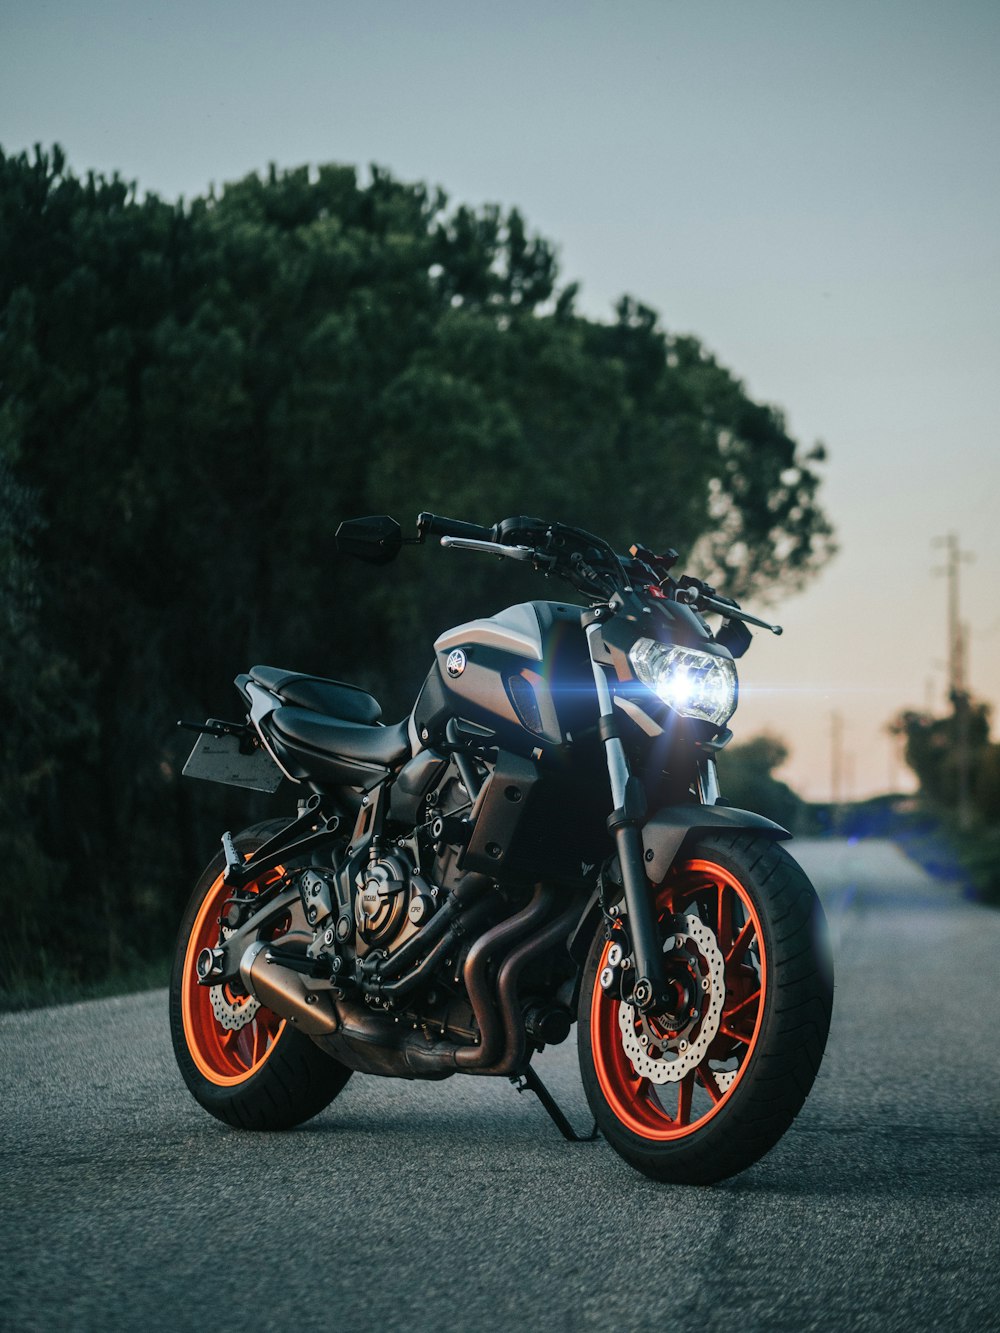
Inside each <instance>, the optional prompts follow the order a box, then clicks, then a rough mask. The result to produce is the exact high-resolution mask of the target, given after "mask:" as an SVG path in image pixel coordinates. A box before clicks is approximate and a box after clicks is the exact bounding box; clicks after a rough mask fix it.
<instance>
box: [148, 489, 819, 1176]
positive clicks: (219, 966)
mask: <svg viewBox="0 0 1000 1333" xmlns="http://www.w3.org/2000/svg"><path fill="white" fill-rule="evenodd" d="M417 531H418V535H417V536H416V537H415V538H411V539H408V541H409V542H412V543H413V544H417V543H420V542H423V541H424V540H425V538H427V537H429V536H432V535H433V536H437V537H440V539H441V546H443V547H447V548H449V549H452V550H465V551H478V552H483V553H487V554H491V555H493V556H497V557H502V558H504V559H510V560H518V561H524V562H526V563H528V564H530V565H531V566H532V567H533V568H534V569H535V570H537V571H538V572H539V573H540V574H543V575H548V576H554V577H558V578H560V579H562V580H564V581H565V582H566V583H567V584H569V585H570V586H571V587H572V588H573V589H574V590H575V592H576V593H577V594H578V600H577V601H570V600H567V601H565V602H559V601H535V602H524V603H521V604H519V605H516V606H511V607H508V608H507V609H506V610H503V611H500V612H499V613H498V614H496V615H494V616H489V617H486V618H484V619H481V620H473V621H470V622H468V623H466V624H462V625H457V626H456V627H455V628H454V629H448V630H446V631H445V632H444V633H443V634H441V635H440V636H439V637H438V639H437V641H436V642H435V644H434V651H435V656H434V662H433V664H432V666H431V668H430V671H429V673H428V675H427V677H426V680H425V681H424V683H423V686H422V688H421V690H420V694H419V696H418V698H417V701H416V703H415V705H414V707H413V711H412V712H411V714H410V715H409V717H407V718H404V719H403V721H401V722H399V723H396V724H395V725H393V726H386V725H384V724H383V723H382V722H381V721H380V709H379V705H378V704H377V703H376V701H375V699H374V698H372V696H371V695H369V694H367V693H365V691H364V690H362V689H359V688H358V687H357V686H355V685H347V684H342V683H341V682H339V681H333V680H326V679H322V678H319V677H316V676H310V675H303V674H300V673H296V672H291V671H284V670H280V669H278V668H276V667H268V666H256V667H253V668H252V669H251V670H250V672H249V674H247V675H241V676H238V677H237V678H236V685H237V687H238V689H239V691H240V693H241V694H242V696H243V698H244V700H245V702H246V707H247V715H246V717H245V719H244V721H242V722H238V723H237V722H224V721H217V720H209V721H208V722H206V723H203V724H202V723H182V724H181V725H185V726H189V727H192V728H193V729H195V730H197V731H199V732H200V733H201V735H200V736H199V738H198V741H197V742H196V744H195V747H194V750H193V751H192V753H191V757H190V759H189V760H188V762H187V765H186V767H185V770H184V771H185V773H187V774H189V775H191V776H195V777H202V778H208V779H211V780H213V781H217V782H226V783H232V784H236V785H239V786H244V787H250V788H255V789H258V790H267V791H275V790H276V789H277V787H278V785H279V783H280V782H281V781H282V779H283V778H284V779H287V780H288V781H289V782H291V783H293V784H294V785H295V786H297V787H299V788H300V789H301V792H302V796H301V799H300V800H299V802H298V811H297V815H296V817H295V818H294V819H285V820H277V821H273V822H269V823H266V824H258V825H256V826H254V827H253V828H249V829H247V830H245V831H244V832H243V833H241V834H238V835H237V836H235V837H233V836H231V835H230V834H229V833H226V834H224V835H223V837H222V850H221V852H220V853H219V855H218V856H217V857H216V858H215V860H214V861H213V862H212V863H211V864H210V865H209V866H208V868H207V869H206V870H205V872H204V874H203V875H202V877H201V879H200V880H199V882H198V884H197V886H196V888H195V890H194V894H193V896H192V898H191V901H190V904H189V906H188V908H187V911H186V913H185V916H184V920H183V924H182V926H181V931H180V938H179V942H178V948H177V955H176V961H175V965H174V970H173V975H172V979H171V986H170V1022H171V1031H172V1035H173V1043H174V1049H175V1051H176V1055H177V1060H178V1063H179V1065H180V1069H181V1072H182V1074H183V1076H184V1079H185V1082H186V1083H187V1085H188V1087H189V1089H190V1090H191V1092H192V1093H193V1095H194V1097H195V1098H196V1099H197V1101H198V1102H199V1103H200V1104H201V1105H202V1106H203V1107H204V1108H205V1109H206V1110H207V1111H209V1112H211V1114H212V1115H214V1116H217V1117H218V1118H219V1119H220V1120H224V1121H226V1122H227V1123H228V1124H230V1125H235V1126H239V1127H241V1128H245V1129H267V1130H273V1129H283V1128H287V1127H290V1126H292V1125H295V1124H298V1123H300V1122H301V1121H303V1120H306V1119H308V1118H309V1117H310V1116H314V1115H316V1113H317V1112H318V1111H321V1110H322V1109H323V1108H324V1107H325V1106H326V1105H328V1103H329V1102H330V1101H331V1100H332V1099H333V1098H334V1097H336V1095H337V1094H338V1093H339V1092H340V1090H341V1089H342V1088H343V1087H344V1084H345V1083H346V1082H347V1080H348V1078H349V1077H350V1075H351V1073H352V1072H353V1071H355V1070H359V1071H361V1072H363V1073H368V1074H381V1075H387V1076H390V1077H398V1078H430V1079H440V1078H447V1077H449V1076H450V1075H452V1074H456V1073H463V1074H480V1075H495V1076H503V1077H506V1078H509V1079H511V1081H512V1082H515V1083H516V1084H517V1086H518V1087H519V1088H530V1089H531V1090H533V1091H534V1092H536V1093H537V1094H538V1096H539V1097H540V1098H541V1100H542V1103H543V1105H544V1106H545V1107H546V1109H547V1110H548V1112H549V1114H550V1115H551V1116H552V1118H553V1119H554V1120H555V1122H556V1124H557V1125H558V1126H559V1127H560V1129H561V1130H562V1132H563V1133H564V1134H565V1135H566V1136H567V1137H568V1138H575V1137H576V1135H575V1134H574V1131H573V1130H572V1128H571V1127H570V1125H569V1123H568V1122H567V1120H566V1118H565V1117H564V1116H563V1115H562V1113H561V1112H560V1110H559V1108H558V1106H557V1105H556V1104H555V1103H554V1101H553V1099H552V1098H551V1096H550V1095H549V1093H548V1092H547V1090H546V1089H545V1087H544V1085H543V1084H542V1083H541V1081H540V1079H539V1078H538V1076H537V1073H536V1072H535V1070H534V1069H533V1068H532V1066H531V1059H532V1057H533V1055H534V1054H535V1053H536V1052H537V1051H541V1050H542V1049H543V1047H545V1046H547V1045H552V1044H556V1043H558V1042H562V1041H565V1040H566V1038H567V1037H568V1036H569V1034H570V1030H571V1027H572V1024H573V1021H574V1019H575V1020H576V1021H577V1032H578V1045H579V1058H580V1068H581V1073H582V1078H583V1083H584V1087H585V1089H586V1093H587V1097H588V1099H589V1102H590V1106H591V1108H592V1110H593V1114H594V1117H595V1120H596V1122H597V1128H595V1131H594V1133H595V1134H596V1133H597V1132H598V1129H599V1131H600V1132H601V1133H603V1135H604V1137H605V1138H606V1139H607V1140H608V1142H609V1143H610V1144H611V1146H612V1147H613V1148H614V1149H615V1151H616V1152H618V1153H619V1154H620V1155H621V1156H622V1157H624V1158H625V1159H626V1160H627V1161H628V1162H630V1163H631V1164H632V1165H633V1166H635V1167H637V1168H638V1169H639V1170H640V1171H642V1172H644V1173H645V1174H646V1175H648V1176H652V1177H654V1178H655V1179H658V1180H665V1181H672V1182H679V1183H692V1184H696V1183H697V1184H704V1183H709V1182H711V1181H716V1180H720V1179H723V1178H724V1177H726V1176H730V1175H733V1174H734V1173H736V1172H738V1171H741V1170H742V1169H743V1168H745V1167H747V1166H749V1165H750V1164H751V1163H752V1162H754V1161H756V1160H757V1159H758V1158H760V1157H761V1156H763V1154H764V1153H766V1152H767V1151H768V1150H769V1149H770V1148H771V1147H772V1146H773V1145H774V1144H775V1143H776V1142H777V1141H778V1139H779V1138H780V1137H781V1135H782V1134H783V1133H784V1132H785V1130H786V1129H787V1128H788V1127H789V1125H790V1124H791V1122H792V1120H793V1119H794V1117H795V1115H796V1114H797V1112H798V1110H799V1108H800V1107H801V1106H802V1104H803V1101H804V1100H805V1097H806V1095H807V1093H808V1091H809V1089H810V1087H811V1086H812V1082H813V1079H814V1078H815V1076H816V1072H817V1070H818V1068H819V1064H820V1060H821V1058H822V1055H823V1049H824V1046H825V1043H826V1038H827V1032H828V1029H829V1023H830V1012H831V1003H832V977H831V972H830V967H829V957H828V951H827V949H826V945H825V923H824V920H823V914H822V910H821V908H820V906H819V903H818V900H817V898H816V895H815V893H814V891H813V888H812V886H811V885H810V883H809V881H808V880H807V878H806V876H805V875H804V874H803V872H802V870H801V869H800V868H799V866H798V865H797V864H796V863H795V862H794V861H793V860H792V859H791V857H790V856H789V855H788V854H787V852H786V851H785V849H784V848H783V847H782V846H781V842H782V840H783V839H786V838H787V837H788V836H789V834H788V833H787V832H786V831H785V830H784V829H783V828H781V827H780V826H779V825H777V824H774V823H772V822H771V821H770V820H768V819H765V818H763V817H762V816H760V815H757V814H752V813H750V812H748V811H746V810H737V809H733V808H732V807H731V806H729V805H728V804H727V802H726V801H725V800H724V799H723V798H722V796H721V795H720V792H719V785H718V781H717V777H716V762H715V760H716V755H717V754H718V752H719V751H720V750H721V749H722V748H723V747H724V746H725V745H726V743H727V742H728V741H729V740H730V738H731V735H732V733H731V732H730V730H729V728H728V725H727V724H728V722H729V719H730V718H731V716H732V714H733V712H734V710H735V708H736V703H737V677H736V668H735V666H734V659H735V658H738V657H740V656H741V655H742V654H743V653H744V652H745V651H746V649H747V647H748V645H749V643H750V640H751V635H750V631H749V629H748V628H747V624H748V622H749V623H751V624H756V625H761V626H765V627H766V628H769V629H772V630H774V631H775V632H777V633H780V629H779V628H778V627H777V626H768V625H767V624H766V622H765V621H762V620H758V619H756V618H755V617H753V616H750V615H748V614H747V613H746V612H744V611H742V610H741V609H740V608H739V605H738V604H737V603H736V602H734V601H732V600H730V599H728V598H725V597H722V596H720V595H718V594H717V593H716V592H715V590H714V589H713V588H711V587H709V586H708V585H707V584H705V583H704V582H702V581H700V580H698V579H695V578H691V577H688V576H681V577H675V576H674V575H673V574H672V573H671V570H672V569H673V567H674V565H675V563H676V560H677V553H676V552H675V551H668V552H666V554H663V555H657V554H654V553H653V552H652V551H650V550H647V549H646V548H644V547H641V546H633V547H632V548H631V550H630V552H629V554H628V555H618V554H616V553H615V551H614V550H613V549H612V548H611V547H610V546H609V545H608V544H607V542H605V541H603V540H601V539H600V538H598V537H595V536H593V535H591V534H590V533H587V532H584V531H582V530H580V529H577V528H572V527H568V526H565V525H563V524H561V523H546V522H543V521H541V520H538V519H533V518H511V519H507V520H505V521H504V522H501V523H498V524H497V525H496V526H495V527H493V528H483V527H479V526H477V525H475V524H471V523H462V522H458V521H455V520H452V519H445V518H439V517H436V516H435V515H433V514H421V515H420V516H419V518H418V521H417ZM406 541H407V539H404V538H403V537H402V535H401V531H400V528H399V525H398V524H397V523H395V522H394V520H392V519H391V518H388V517H376V518H365V519H356V520H353V521H350V522H346V523H342V524H341V526H340V528H339V530H338V532H337V544H338V548H339V550H340V551H341V552H344V553H348V554H352V555H355V556H359V557H361V558H362V559H365V560H368V561H371V562H374V563H377V564H381V563H383V562H386V561H388V560H391V559H393V558H394V557H395V556H397V555H398V554H399V552H400V550H401V548H402V546H403V545H404V543H405V542H406ZM580 601H582V602H584V603H585V605H580V604H579V602H580ZM707 616H712V617H721V621H719V622H714V623H716V628H715V630H714V632H713V630H712V629H711V628H710V626H709V622H708V620H706V617H707Z"/></svg>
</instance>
